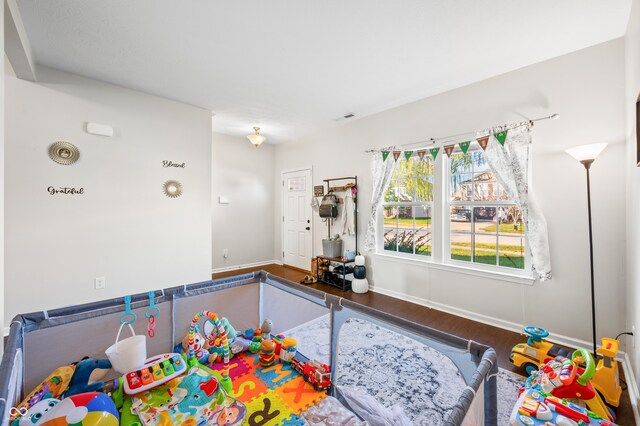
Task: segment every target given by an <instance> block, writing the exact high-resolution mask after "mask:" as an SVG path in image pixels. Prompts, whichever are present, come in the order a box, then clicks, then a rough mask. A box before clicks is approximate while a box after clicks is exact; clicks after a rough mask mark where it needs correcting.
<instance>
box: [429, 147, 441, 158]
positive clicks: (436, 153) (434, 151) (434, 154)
mask: <svg viewBox="0 0 640 426" xmlns="http://www.w3.org/2000/svg"><path fill="white" fill-rule="evenodd" d="M438 151H440V148H431V149H430V150H429V152H430V153H431V156H432V157H433V159H434V160H435V159H436V157H437V156H438Z"/></svg>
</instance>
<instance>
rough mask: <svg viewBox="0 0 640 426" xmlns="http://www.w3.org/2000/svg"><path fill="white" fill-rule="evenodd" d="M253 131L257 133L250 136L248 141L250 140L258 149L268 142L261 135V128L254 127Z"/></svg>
mask: <svg viewBox="0 0 640 426" xmlns="http://www.w3.org/2000/svg"><path fill="white" fill-rule="evenodd" d="M253 130H255V133H254V134H251V135H248V136H247V139H249V141H250V142H251V143H252V144H254V145H255V147H256V148H257V147H259V146H260V145H261V144H262V142H264V141H266V140H267V138H265V137H264V136H262V135H261V134H260V127H254V128H253Z"/></svg>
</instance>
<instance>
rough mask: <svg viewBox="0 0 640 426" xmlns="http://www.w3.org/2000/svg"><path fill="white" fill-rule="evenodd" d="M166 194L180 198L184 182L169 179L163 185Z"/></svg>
mask: <svg viewBox="0 0 640 426" xmlns="http://www.w3.org/2000/svg"><path fill="white" fill-rule="evenodd" d="M162 190H163V191H164V195H166V196H167V197H169V198H178V197H179V196H180V195H182V184H181V183H180V182H178V181H177V180H168V181H166V182H165V183H164V184H163V185H162Z"/></svg>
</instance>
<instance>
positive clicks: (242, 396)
mask: <svg viewBox="0 0 640 426" xmlns="http://www.w3.org/2000/svg"><path fill="white" fill-rule="evenodd" d="M216 367H217V368H218V369H221V368H222V364H217V365H215V366H214V369H216ZM229 376H230V377H231V380H233V391H232V392H231V396H232V397H234V398H237V399H238V400H240V401H242V402H243V403H244V404H245V405H246V407H247V417H246V418H245V422H244V423H243V424H244V425H250V426H271V425H304V424H305V423H304V422H303V421H302V420H301V419H300V417H299V416H298V415H299V414H300V413H301V412H302V411H304V410H306V409H307V408H309V407H311V406H312V405H314V404H317V403H318V402H319V401H320V400H322V399H323V398H324V397H326V396H327V394H326V392H323V391H316V390H315V389H314V388H313V386H312V385H311V384H309V383H308V382H306V381H305V380H304V378H303V377H302V375H300V373H298V372H297V371H296V370H294V369H293V368H292V367H291V364H287V363H279V362H276V363H275V364H273V365H272V366H269V367H262V366H260V363H259V360H258V354H252V353H243V354H241V355H239V356H235V357H233V358H232V359H231V360H230V361H229Z"/></svg>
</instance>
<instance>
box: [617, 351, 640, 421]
mask: <svg viewBox="0 0 640 426" xmlns="http://www.w3.org/2000/svg"><path fill="white" fill-rule="evenodd" d="M620 364H622V369H623V370H624V378H625V379H626V381H627V391H628V392H629V399H630V400H631V408H632V409H633V417H635V420H636V424H637V425H640V414H639V413H638V398H640V395H639V394H638V382H636V376H635V374H633V368H631V361H630V360H629V355H627V354H626V353H625V354H624V357H622V360H620Z"/></svg>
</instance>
